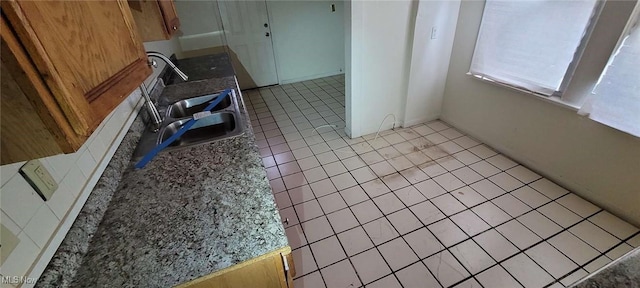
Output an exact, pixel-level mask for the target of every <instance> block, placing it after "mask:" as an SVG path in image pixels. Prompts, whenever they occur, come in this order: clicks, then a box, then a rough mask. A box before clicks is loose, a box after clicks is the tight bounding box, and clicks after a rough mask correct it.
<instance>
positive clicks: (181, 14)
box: [175, 0, 225, 51]
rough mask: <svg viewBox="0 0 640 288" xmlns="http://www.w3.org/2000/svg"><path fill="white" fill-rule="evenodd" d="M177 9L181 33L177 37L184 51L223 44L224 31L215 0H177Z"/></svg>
mask: <svg viewBox="0 0 640 288" xmlns="http://www.w3.org/2000/svg"><path fill="white" fill-rule="evenodd" d="M175 5H176V11H177V12H178V18H180V32H181V33H180V35H179V36H178V37H177V38H178V41H179V42H180V45H181V48H182V50H183V51H191V50H198V49H205V48H210V47H218V46H223V45H224V44H225V43H224V31H223V29H222V19H220V14H219V13H220V12H219V11H218V3H217V2H216V1H213V0H209V1H193V0H176V1H175Z"/></svg>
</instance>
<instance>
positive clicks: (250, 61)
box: [218, 1, 278, 87]
mask: <svg viewBox="0 0 640 288" xmlns="http://www.w3.org/2000/svg"><path fill="white" fill-rule="evenodd" d="M218 5H219V7H220V14H221V17H222V24H223V26H224V31H225V36H226V38H227V45H228V46H229V48H230V49H231V51H230V52H231V53H233V54H235V55H232V58H233V56H236V57H237V58H238V60H240V64H241V65H242V66H243V67H242V69H243V70H244V71H236V73H240V74H242V73H244V72H245V71H246V73H247V74H249V77H250V78H251V80H249V81H253V83H255V86H258V87H261V86H268V85H273V84H278V75H277V73H276V63H275V58H274V55H273V44H272V43H271V28H270V25H269V17H268V15H267V3H266V2H265V1H218ZM236 70H237V69H236ZM247 84H248V85H247ZM251 84H252V83H246V84H245V85H243V86H253V85H251Z"/></svg>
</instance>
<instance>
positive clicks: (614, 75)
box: [579, 6, 640, 137]
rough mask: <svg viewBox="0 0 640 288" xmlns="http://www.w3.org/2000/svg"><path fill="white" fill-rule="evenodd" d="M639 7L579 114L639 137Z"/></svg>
mask: <svg viewBox="0 0 640 288" xmlns="http://www.w3.org/2000/svg"><path fill="white" fill-rule="evenodd" d="M638 14H640V6H637V7H636V9H635V12H634V15H633V17H632V18H631V21H629V24H628V25H627V28H626V29H625V30H626V31H625V33H624V37H623V38H622V41H620V44H619V45H618V48H617V49H616V52H615V53H614V55H613V56H612V57H611V59H610V60H609V63H608V65H607V67H606V69H605V70H604V72H603V73H602V76H601V77H600V80H599V81H598V84H596V87H595V89H594V90H593V93H592V95H591V96H590V97H589V99H588V100H587V101H586V103H585V104H584V105H583V107H582V108H581V109H580V111H579V113H580V114H583V115H588V116H589V118H591V119H593V120H595V121H598V122H601V123H603V124H606V125H608V126H611V127H614V128H616V129H618V130H622V131H625V132H627V133H629V134H632V135H635V136H638V137H640V28H638V26H639V25H640V23H639V22H640V17H639V16H638Z"/></svg>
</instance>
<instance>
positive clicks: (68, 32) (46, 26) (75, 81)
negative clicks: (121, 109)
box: [2, 0, 151, 136]
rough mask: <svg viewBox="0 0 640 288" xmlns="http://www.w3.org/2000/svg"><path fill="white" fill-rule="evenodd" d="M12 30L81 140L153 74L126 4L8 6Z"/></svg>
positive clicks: (4, 6)
mask: <svg viewBox="0 0 640 288" xmlns="http://www.w3.org/2000/svg"><path fill="white" fill-rule="evenodd" d="M2 10H3V12H4V13H6V16H7V18H8V19H9V22H10V25H11V26H12V28H13V29H14V30H15V32H16V34H17V35H18V37H19V39H20V41H21V42H22V44H23V45H24V47H25V49H26V50H27V52H28V53H29V56H30V57H31V59H32V61H33V62H34V65H35V67H36V68H37V69H38V71H39V73H40V74H41V75H42V78H43V79H44V80H45V82H46V83H47V85H48V86H49V88H50V89H51V91H52V92H53V94H54V97H55V98H56V100H57V102H58V105H59V106H60V108H61V109H62V111H63V112H64V114H65V116H66V117H67V119H68V121H69V123H70V124H71V126H72V127H73V129H74V131H75V132H76V133H77V134H78V135H83V136H89V135H90V134H91V132H93V130H94V129H95V128H96V127H97V126H98V124H100V122H101V121H102V120H103V119H104V118H105V117H106V116H107V115H108V114H109V113H110V112H111V111H112V110H113V109H114V108H115V107H116V106H117V105H118V104H120V103H121V102H122V100H124V98H125V96H127V95H129V94H130V93H131V92H132V91H133V90H135V89H136V88H137V87H138V86H139V85H140V84H141V83H142V81H144V79H145V78H146V77H147V76H148V75H150V74H151V68H150V67H149V66H148V65H147V57H146V53H145V50H144V47H143V45H142V41H141V39H140V37H139V35H138V34H137V31H136V27H135V23H134V22H133V18H132V16H131V12H130V11H129V8H128V6H127V3H126V2H125V1H120V0H119V1H15V0H11V1H2Z"/></svg>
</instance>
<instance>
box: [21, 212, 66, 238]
mask: <svg viewBox="0 0 640 288" xmlns="http://www.w3.org/2000/svg"><path fill="white" fill-rule="evenodd" d="M58 224H60V219H59V218H58V217H57V216H56V215H55V214H53V211H51V209H50V208H49V206H48V205H42V206H40V209H38V212H37V213H36V215H34V216H33V218H31V221H29V223H28V224H27V226H26V227H24V230H23V231H24V232H25V233H27V235H28V236H29V238H31V240H33V242H35V243H36V245H38V247H40V248H44V247H45V246H46V244H47V241H49V238H50V237H51V235H53V232H54V231H56V228H57V227H58Z"/></svg>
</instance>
